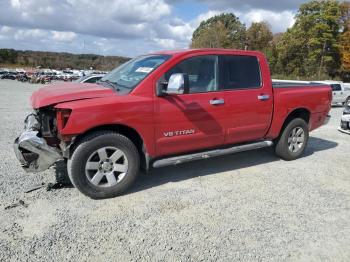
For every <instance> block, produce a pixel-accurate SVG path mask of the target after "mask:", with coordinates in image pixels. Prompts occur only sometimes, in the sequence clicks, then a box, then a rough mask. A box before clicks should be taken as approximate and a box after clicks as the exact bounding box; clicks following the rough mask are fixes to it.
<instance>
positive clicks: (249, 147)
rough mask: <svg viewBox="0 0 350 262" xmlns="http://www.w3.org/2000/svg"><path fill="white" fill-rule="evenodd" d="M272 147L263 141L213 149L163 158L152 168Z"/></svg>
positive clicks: (270, 143)
mask: <svg viewBox="0 0 350 262" xmlns="http://www.w3.org/2000/svg"><path fill="white" fill-rule="evenodd" d="M272 145H273V142H272V141H269V140H265V141H260V142H255V143H249V144H244V145H239V146H234V147H230V148H225V149H215V150H210V151H206V152H200V153H195V154H188V155H182V156H175V157H169V158H164V159H160V160H157V161H155V162H154V163H153V167H155V168H157V167H163V166H170V165H178V164H182V163H185V162H190V161H195V160H200V159H207V158H211V157H216V156H222V155H228V154H233V153H238V152H243V151H249V150H253V149H258V148H264V147H269V146H272Z"/></svg>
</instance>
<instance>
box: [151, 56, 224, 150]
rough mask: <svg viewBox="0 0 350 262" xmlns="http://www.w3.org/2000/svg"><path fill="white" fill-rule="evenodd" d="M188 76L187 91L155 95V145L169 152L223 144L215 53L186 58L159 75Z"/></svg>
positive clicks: (220, 97) (222, 112) (222, 109)
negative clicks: (186, 92) (160, 95)
mask: <svg viewBox="0 0 350 262" xmlns="http://www.w3.org/2000/svg"><path fill="white" fill-rule="evenodd" d="M174 73H183V74H187V75H188V76H189V93H188V94H179V95H174V94H171V95H165V96H163V97H157V98H156V99H157V102H156V123H157V124H156V148H157V153H158V155H171V154H178V153H184V152H190V151H196V150H203V149H206V148H212V147H216V146H219V145H222V144H223V143H224V128H223V119H224V115H225V104H224V103H223V101H224V99H223V92H220V91H217V87H218V56H213V55H209V56H196V57H192V58H187V59H185V60H183V61H181V62H180V63H178V64H177V65H175V66H174V67H173V68H171V69H170V70H169V71H168V72H167V73H165V75H164V76H163V77H162V81H164V80H165V81H168V80H169V78H170V76H171V75H172V74H174Z"/></svg>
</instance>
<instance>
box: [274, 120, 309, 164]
mask: <svg viewBox="0 0 350 262" xmlns="http://www.w3.org/2000/svg"><path fill="white" fill-rule="evenodd" d="M308 140H309V129H308V126H307V123H306V122H305V120H303V119H301V118H295V119H293V120H292V121H290V122H289V123H288V125H287V126H286V127H285V128H284V130H283V132H282V134H281V136H280V138H279V139H278V142H277V144H276V147H275V152H276V155H277V156H279V157H281V158H282V159H284V160H294V159H297V158H298V157H300V156H301V155H302V154H303V153H304V151H305V147H306V145H307V142H308Z"/></svg>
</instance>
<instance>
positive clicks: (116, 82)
mask: <svg viewBox="0 0 350 262" xmlns="http://www.w3.org/2000/svg"><path fill="white" fill-rule="evenodd" d="M169 58H170V56H169V55H147V56H141V57H137V58H134V59H131V60H129V61H128V62H126V63H124V64H122V65H121V66H119V67H117V68H116V69H114V70H113V71H111V72H110V73H108V74H106V75H105V76H104V77H102V79H101V80H100V82H101V83H104V82H105V83H108V84H110V85H113V86H115V87H116V88H118V89H119V88H122V89H127V90H132V89H134V88H135V87H136V86H137V85H138V84H139V83H140V82H141V81H142V80H143V79H144V78H145V77H146V76H148V75H149V74H150V73H151V72H152V71H153V70H155V69H156V68H157V67H159V66H160V65H161V64H163V63H164V62H165V61H167V60H168V59H169Z"/></svg>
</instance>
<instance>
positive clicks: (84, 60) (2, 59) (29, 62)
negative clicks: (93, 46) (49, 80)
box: [0, 49, 129, 71]
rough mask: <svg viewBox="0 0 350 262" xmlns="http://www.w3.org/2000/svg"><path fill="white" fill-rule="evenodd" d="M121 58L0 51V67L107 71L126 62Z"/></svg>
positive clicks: (124, 58) (125, 59)
mask: <svg viewBox="0 0 350 262" xmlns="http://www.w3.org/2000/svg"><path fill="white" fill-rule="evenodd" d="M128 60H129V58H126V57H121V56H100V55H94V54H80V55H77V54H71V53H57V52H40V51H19V50H14V49H0V65H1V66H4V67H6V66H19V67H38V66H40V67H42V68H50V69H66V68H73V69H90V67H92V68H93V69H96V70H103V71H109V70H112V69H113V68H115V67H116V66H118V65H120V64H122V63H124V62H126V61H128Z"/></svg>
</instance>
